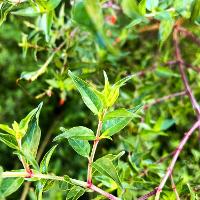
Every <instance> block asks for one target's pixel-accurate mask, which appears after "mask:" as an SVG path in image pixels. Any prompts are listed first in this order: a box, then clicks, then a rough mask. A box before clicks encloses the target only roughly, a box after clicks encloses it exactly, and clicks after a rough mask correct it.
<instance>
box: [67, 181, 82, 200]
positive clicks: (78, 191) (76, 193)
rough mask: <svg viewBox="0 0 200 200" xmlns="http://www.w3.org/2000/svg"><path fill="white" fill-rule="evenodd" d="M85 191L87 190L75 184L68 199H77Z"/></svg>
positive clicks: (68, 194)
mask: <svg viewBox="0 0 200 200" xmlns="http://www.w3.org/2000/svg"><path fill="white" fill-rule="evenodd" d="M84 193H85V190H84V189H83V188H81V187H79V186H75V185H74V186H73V187H72V188H71V189H70V191H69V192H68V193H67V200H68V199H69V200H77V199H78V198H79V197H81V196H82V195H83V194H84Z"/></svg>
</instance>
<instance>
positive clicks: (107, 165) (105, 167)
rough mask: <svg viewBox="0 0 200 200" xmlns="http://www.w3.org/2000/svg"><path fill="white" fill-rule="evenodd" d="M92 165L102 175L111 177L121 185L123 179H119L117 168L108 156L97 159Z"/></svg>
mask: <svg viewBox="0 0 200 200" xmlns="http://www.w3.org/2000/svg"><path fill="white" fill-rule="evenodd" d="M92 166H93V167H94V168H95V169H96V170H97V171H98V172H99V173H100V174H102V175H105V176H107V177H110V178H111V179H113V180H114V181H115V182H116V183H117V184H118V185H119V186H121V181H120V179H119V176H118V173H117V170H116V168H115V166H114V165H113V163H112V161H111V160H110V159H108V158H104V157H103V158H99V159H98V160H96V161H95V162H94V163H93V164H92Z"/></svg>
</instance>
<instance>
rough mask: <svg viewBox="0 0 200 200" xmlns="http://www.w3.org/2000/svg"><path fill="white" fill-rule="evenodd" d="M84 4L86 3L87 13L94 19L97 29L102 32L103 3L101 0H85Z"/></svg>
mask: <svg viewBox="0 0 200 200" xmlns="http://www.w3.org/2000/svg"><path fill="white" fill-rule="evenodd" d="M84 4H85V8H86V10H87V13H88V15H89V16H90V19H91V20H92V22H93V24H94V25H95V27H96V29H97V30H98V31H99V32H101V33H102V32H103V29H102V28H103V24H104V19H103V14H102V9H101V4H100V2H99V0H96V1H94V0H85V1H84Z"/></svg>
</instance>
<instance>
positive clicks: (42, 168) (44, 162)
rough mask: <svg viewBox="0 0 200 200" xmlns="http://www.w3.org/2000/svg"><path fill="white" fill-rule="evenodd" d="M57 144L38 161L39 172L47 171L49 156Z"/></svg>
mask: <svg viewBox="0 0 200 200" xmlns="http://www.w3.org/2000/svg"><path fill="white" fill-rule="evenodd" d="M56 147H57V145H55V146H53V147H52V148H51V149H50V150H49V151H48V152H47V153H46V154H45V156H44V157H43V159H42V161H41V163H40V172H41V173H45V174H47V173H48V166H49V161H50V159H51V156H52V154H53V152H54V150H55V149H56Z"/></svg>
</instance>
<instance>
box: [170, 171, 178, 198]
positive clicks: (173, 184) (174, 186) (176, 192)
mask: <svg viewBox="0 0 200 200" xmlns="http://www.w3.org/2000/svg"><path fill="white" fill-rule="evenodd" d="M170 179H171V184H172V189H173V190H174V193H175V195H176V200H180V197H179V194H178V191H177V189H176V185H175V183H174V179H173V176H172V174H171V176H170Z"/></svg>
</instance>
